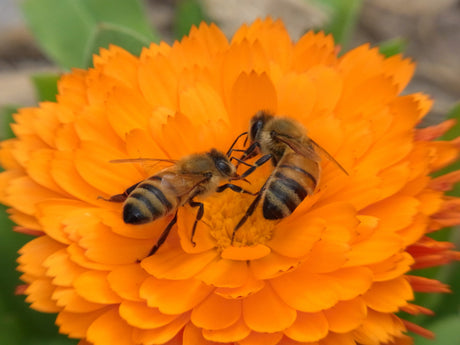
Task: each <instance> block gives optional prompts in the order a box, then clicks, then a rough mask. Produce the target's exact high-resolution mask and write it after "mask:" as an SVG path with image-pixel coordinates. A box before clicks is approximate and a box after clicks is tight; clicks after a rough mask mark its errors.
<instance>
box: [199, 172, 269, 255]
mask: <svg viewBox="0 0 460 345" xmlns="http://www.w3.org/2000/svg"><path fill="white" fill-rule="evenodd" d="M272 170H273V168H272V167H270V166H268V165H267V166H262V167H259V168H258V169H257V170H256V171H255V172H254V173H253V174H251V175H250V177H249V178H248V182H239V183H238V185H239V186H240V187H242V188H244V189H245V190H247V191H249V192H251V193H253V194H257V193H258V192H259V191H260V189H261V188H262V186H263V185H264V183H265V182H266V180H267V179H268V178H269V176H270V173H271V172H272ZM256 197H257V196H256V195H250V194H246V193H236V192H234V191H232V190H226V191H225V192H223V193H220V194H215V195H212V196H209V197H207V198H206V199H205V201H204V202H203V203H204V204H205V210H206V211H205V215H204V217H203V220H204V222H205V223H206V224H207V225H208V226H209V232H210V234H211V236H212V237H213V238H214V239H215V240H216V244H217V247H218V248H219V249H220V250H223V249H224V248H226V247H229V246H235V247H241V246H255V245H257V244H265V243H266V242H267V241H269V240H270V239H271V238H272V234H273V230H274V229H275V227H276V225H277V224H278V222H277V221H271V220H266V219H264V217H263V214H262V201H261V202H260V203H259V205H258V206H257V208H256V209H255V211H254V213H253V214H252V215H250V216H249V217H248V218H247V220H246V222H245V223H244V225H243V226H242V227H241V228H239V229H238V230H237V231H236V232H235V236H234V239H233V243H232V237H233V232H234V230H235V227H236V225H237V224H238V222H239V221H240V220H241V218H243V217H244V216H245V214H246V213H247V211H248V208H249V206H250V205H251V203H252V202H253V201H254V199H255V198H256Z"/></svg>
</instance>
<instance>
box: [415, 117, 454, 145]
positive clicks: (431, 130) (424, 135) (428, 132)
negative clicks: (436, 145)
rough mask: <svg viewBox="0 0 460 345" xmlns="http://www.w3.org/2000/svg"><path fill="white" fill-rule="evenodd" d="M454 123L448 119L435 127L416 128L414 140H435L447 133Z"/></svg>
mask: <svg viewBox="0 0 460 345" xmlns="http://www.w3.org/2000/svg"><path fill="white" fill-rule="evenodd" d="M456 122H457V121H456V120H454V119H449V120H446V121H443V122H441V123H439V124H437V125H433V126H429V127H425V128H418V129H416V130H415V137H414V140H421V141H431V140H434V139H437V138H439V137H440V136H441V135H443V134H444V133H445V132H447V131H448V130H449V129H451V128H452V127H453V126H454V125H455V123H456Z"/></svg>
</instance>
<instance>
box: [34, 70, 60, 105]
mask: <svg viewBox="0 0 460 345" xmlns="http://www.w3.org/2000/svg"><path fill="white" fill-rule="evenodd" d="M59 78H60V76H59V75H57V74H50V73H47V74H35V75H33V76H32V78H31V79H32V83H33V84H34V86H35V91H36V93H37V98H38V100H39V101H40V102H44V101H50V102H55V101H56V95H57V92H58V90H57V82H58V80H59Z"/></svg>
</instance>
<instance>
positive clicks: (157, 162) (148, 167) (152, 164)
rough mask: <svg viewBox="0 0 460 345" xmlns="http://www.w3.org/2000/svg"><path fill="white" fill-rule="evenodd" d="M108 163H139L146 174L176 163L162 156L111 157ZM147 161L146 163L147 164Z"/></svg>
mask: <svg viewBox="0 0 460 345" xmlns="http://www.w3.org/2000/svg"><path fill="white" fill-rule="evenodd" d="M109 162H110V163H140V164H142V168H143V169H144V171H145V172H146V173H147V174H153V173H154V172H155V171H160V170H162V169H165V168H168V167H171V166H172V165H174V164H176V163H177V161H176V160H174V159H162V158H125V159H112V160H110V161H109ZM147 163H148V164H147Z"/></svg>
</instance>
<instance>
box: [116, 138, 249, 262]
mask: <svg viewBox="0 0 460 345" xmlns="http://www.w3.org/2000/svg"><path fill="white" fill-rule="evenodd" d="M232 147H233V145H232ZM231 152H232V149H230V150H229V152H228V153H227V155H226V154H224V153H222V152H220V151H218V150H216V149H212V150H210V151H209V152H206V153H197V154H192V155H189V156H186V157H184V158H182V159H180V160H179V161H174V160H164V159H143V158H140V159H120V160H115V161H112V162H115V163H121V162H136V161H137V162H139V161H146V160H149V161H152V160H153V161H166V162H169V163H171V164H172V166H170V167H168V168H166V169H163V170H161V171H159V172H158V173H157V174H155V175H153V176H151V177H149V178H147V179H146V180H143V181H141V182H139V183H136V184H134V185H133V186H131V187H129V188H128V189H126V191H125V192H124V193H122V194H117V195H113V196H112V197H110V198H109V199H108V201H112V202H124V204H123V221H124V222H125V223H127V224H145V223H148V222H152V221H155V220H157V219H159V218H162V217H164V216H167V215H170V214H174V217H173V219H172V220H171V221H170V222H169V224H168V225H167V227H166V228H165V230H163V232H162V233H161V235H160V237H159V239H158V241H157V243H156V244H155V246H154V247H153V248H152V250H151V251H150V253H149V255H148V256H150V255H153V254H155V252H156V251H157V250H158V249H159V248H160V246H161V245H162V244H163V242H164V241H165V240H166V238H167V237H168V235H169V232H170V230H171V228H172V227H173V225H174V224H175V223H176V221H177V209H178V208H179V207H180V206H183V205H186V204H188V205H190V206H191V207H198V212H197V216H196V219H195V222H194V224H193V228H192V235H191V242H192V244H193V245H195V242H194V241H193V237H194V234H195V230H196V226H197V222H198V221H199V220H200V219H201V218H202V217H203V214H204V205H203V203H201V202H198V201H196V200H194V198H195V197H197V196H205V195H207V194H209V193H212V192H217V193H220V192H223V191H224V190H226V189H228V188H230V189H231V190H233V191H235V192H238V193H248V194H253V193H250V192H248V191H246V190H244V189H242V188H241V187H239V186H237V185H234V184H231V183H226V184H223V185H220V184H221V183H222V182H224V181H226V180H227V181H228V180H232V179H238V175H237V174H236V167H235V166H234V165H233V163H231V161H230V158H229V157H230V153H231ZM253 195H254V194H253Z"/></svg>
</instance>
